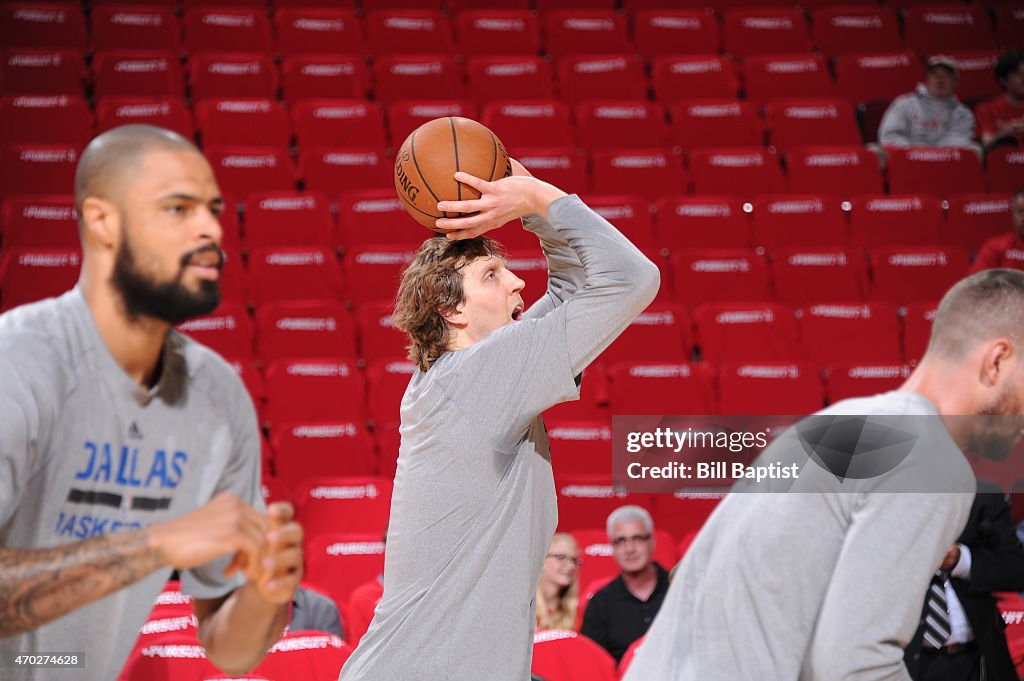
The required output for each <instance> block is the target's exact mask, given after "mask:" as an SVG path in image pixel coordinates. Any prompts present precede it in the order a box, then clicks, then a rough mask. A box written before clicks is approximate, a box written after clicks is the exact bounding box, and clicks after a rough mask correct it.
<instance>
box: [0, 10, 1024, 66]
mask: <svg viewBox="0 0 1024 681" xmlns="http://www.w3.org/2000/svg"><path fill="white" fill-rule="evenodd" d="M214 4H216V3H214ZM364 24H365V25H364ZM1003 24H1006V26H1004V25H1003ZM0 25H2V26H3V30H2V32H0V41H2V44H4V45H6V46H11V47H43V48H70V49H79V50H84V49H86V48H87V47H91V48H94V49H110V48H115V49H171V50H177V49H179V48H180V49H183V50H184V51H185V52H189V53H191V52H197V51H203V50H216V51H231V50H236V51H246V52H251V51H261V50H266V51H269V50H275V51H278V52H280V53H283V54H295V53H300V52H337V51H339V50H343V51H346V52H365V53H368V54H373V55H377V54H383V53H404V54H418V53H424V52H445V53H451V54H460V55H463V56H475V55H481V54H537V53H538V52H540V51H541V50H543V51H544V52H546V53H547V54H548V55H550V56H551V57H554V58H560V57H563V56H566V55H569V54H607V53H617V52H621V53H626V52H635V51H640V52H642V54H643V55H644V56H645V57H646V58H652V57H654V56H657V55H660V54H668V53H674V52H679V51H682V52H694V51H697V52H717V51H719V50H720V49H724V51H725V52H726V53H728V54H731V55H733V56H735V57H747V56H751V55H755V54H775V53H779V52H796V51H807V52H809V51H810V50H811V49H812V47H817V48H818V49H820V50H821V51H822V52H824V53H826V54H828V55H834V54H838V53H844V52H850V51H856V52H865V51H884V50H898V49H902V48H903V46H904V43H903V39H902V37H901V35H900V31H899V22H898V20H897V18H896V15H895V13H894V12H893V11H892V10H891V9H889V8H886V7H869V6H855V7H842V8H827V9H822V10H818V11H817V12H815V14H814V17H813V31H812V30H811V26H810V25H809V24H808V22H807V19H806V18H805V14H804V11H803V10H802V9H801V8H799V7H761V8H749V7H746V8H742V9H739V8H734V9H728V10H727V11H726V12H725V15H724V18H723V21H722V26H721V29H720V28H719V25H718V22H717V20H716V19H715V17H714V15H713V14H710V13H708V12H705V11H703V10H698V9H676V10H669V9H660V10H652V11H640V12H637V13H636V14H635V15H634V16H633V21H632V27H631V22H630V21H629V20H628V19H627V17H626V16H625V15H623V14H619V13H617V12H615V11H611V10H601V9H572V10H568V9H567V10H555V11H550V12H545V13H543V14H542V15H540V17H537V16H536V15H533V14H531V13H529V12H527V11H523V10H500V9H498V10H470V11H464V12H459V13H457V14H456V15H455V17H454V20H449V19H448V18H447V17H446V16H444V15H443V14H442V13H441V12H440V11H437V10H423V9H405V10H398V9H396V10H389V11H372V12H369V13H368V14H367V15H366V17H365V19H359V18H357V17H356V15H355V13H354V12H353V11H352V10H351V9H344V8H327V7H316V8H312V7H306V8H294V7H285V8H280V9H278V10H277V11H276V12H275V14H274V18H273V21H271V20H270V19H268V18H267V16H266V12H265V11H264V9H263V8H261V7H237V6H224V7H203V6H199V7H187V8H186V9H185V12H184V16H183V18H182V20H181V23H180V26H179V22H178V20H177V18H176V17H175V15H174V14H173V12H172V11H171V8H169V7H159V6H156V7H153V6H149V7H147V6H142V7H138V8H132V7H124V6H117V5H113V6H110V5H108V6H104V5H100V6H98V7H97V8H96V9H95V11H94V12H93V13H92V31H91V40H87V38H86V30H85V22H84V19H83V17H82V15H81V14H80V13H79V12H77V11H75V9H74V8H70V7H67V6H62V5H53V4H34V3H33V4H29V3H10V4H7V5H5V6H4V9H3V11H2V12H0ZM999 27H1000V32H999V33H996V31H995V30H994V27H993V24H992V20H991V17H990V15H989V14H988V12H987V10H985V9H984V8H981V7H974V6H965V5H953V4H935V5H925V6H920V7H911V8H909V9H908V10H907V12H906V17H905V33H906V43H905V44H906V47H908V48H909V49H911V50H914V51H917V52H924V53H934V52H937V51H948V50H950V49H959V50H974V49H994V48H995V47H996V46H997V43H1001V44H1003V45H1005V46H1007V47H1009V46H1012V45H1015V44H1018V43H1015V42H1013V40H1014V38H1015V37H1017V36H1016V35H1015V34H1016V33H1017V32H1019V31H1020V26H1018V25H1015V22H1014V16H1013V15H1012V14H1010V15H1006V16H1000V21H999ZM179 33H180V36H181V40H180V43H179Z"/></svg>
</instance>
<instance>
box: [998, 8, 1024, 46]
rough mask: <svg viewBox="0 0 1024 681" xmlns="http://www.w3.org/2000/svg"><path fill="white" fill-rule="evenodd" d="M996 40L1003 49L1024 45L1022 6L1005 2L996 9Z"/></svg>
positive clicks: (1023, 11)
mask: <svg viewBox="0 0 1024 681" xmlns="http://www.w3.org/2000/svg"><path fill="white" fill-rule="evenodd" d="M996 42H997V43H998V44H999V47H1001V48H1003V49H1013V47H1014V46H1015V45H1024V7H1014V6H1013V5H1012V4H1007V5H1005V6H1004V7H1002V8H1000V9H998V10H997V15H996Z"/></svg>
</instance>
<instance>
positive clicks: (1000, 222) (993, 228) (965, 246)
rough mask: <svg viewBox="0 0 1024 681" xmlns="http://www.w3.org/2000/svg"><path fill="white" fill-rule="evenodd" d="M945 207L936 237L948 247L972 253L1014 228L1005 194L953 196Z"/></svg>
mask: <svg viewBox="0 0 1024 681" xmlns="http://www.w3.org/2000/svg"><path fill="white" fill-rule="evenodd" d="M947 203H948V208H947V210H946V220H945V221H944V222H943V223H942V224H941V225H940V232H941V233H940V236H939V241H940V242H941V243H942V244H945V245H947V246H953V247H954V248H959V249H962V250H965V251H967V252H969V253H973V252H975V251H977V250H978V249H979V248H980V247H981V245H982V244H983V243H984V242H985V241H987V240H988V239H990V238H992V237H994V236H997V235H999V234H1005V233H1006V232H1007V231H1008V229H1007V227H1008V226H1009V225H1012V224H1013V220H1012V218H1011V217H1010V197H1008V196H1006V195H1005V194H953V195H952V196H950V197H949V201H948V202H947Z"/></svg>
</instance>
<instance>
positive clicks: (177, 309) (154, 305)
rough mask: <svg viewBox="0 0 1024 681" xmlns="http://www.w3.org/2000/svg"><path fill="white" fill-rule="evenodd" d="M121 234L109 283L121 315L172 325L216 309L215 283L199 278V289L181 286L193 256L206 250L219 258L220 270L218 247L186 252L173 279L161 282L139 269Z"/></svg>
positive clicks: (221, 265) (218, 297) (216, 281)
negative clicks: (118, 297)
mask: <svg viewBox="0 0 1024 681" xmlns="http://www.w3.org/2000/svg"><path fill="white" fill-rule="evenodd" d="M125 232H126V234H125V238H124V239H123V240H122V242H121V246H120V247H119V248H118V250H117V256H116V258H115V261H114V272H113V274H111V276H110V283H111V285H112V286H113V287H114V290H116V291H117V292H118V293H120V294H121V299H122V301H123V302H124V309H125V314H126V315H127V317H128V318H129V319H132V320H136V319H139V318H140V317H150V318H153V319H159V320H162V321H165V322H167V323H168V324H171V325H173V326H176V325H178V324H181V323H182V322H185V321H188V320H189V319H192V318H193V317H198V316H200V315H204V314H209V313H211V312H213V311H214V310H215V309H217V305H218V304H219V303H220V282H219V280H213V279H202V280H200V282H199V290H198V291H190V290H189V289H188V288H187V287H186V286H185V285H184V283H182V278H183V277H184V275H185V268H186V267H187V266H188V265H189V262H190V261H191V259H192V258H193V257H195V256H197V255H200V254H203V253H207V252H210V251H213V252H216V253H217V254H218V255H219V256H220V264H219V266H218V269H220V268H222V267H223V265H224V254H223V252H222V251H221V250H220V248H219V247H218V246H216V245H215V244H209V245H206V246H202V247H200V248H197V249H195V250H192V251H189V252H188V253H186V254H185V255H183V256H182V257H181V263H180V267H179V269H178V274H177V276H176V277H175V278H174V279H173V280H172V281H168V282H163V283H161V282H158V281H156V280H155V279H154V278H153V277H151V276H150V275H149V274H147V273H146V272H143V271H142V270H141V269H139V267H138V260H137V258H136V257H135V251H134V250H133V249H132V246H131V243H130V242H129V240H128V238H127V230H125Z"/></svg>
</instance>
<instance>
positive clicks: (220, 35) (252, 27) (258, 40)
mask: <svg viewBox="0 0 1024 681" xmlns="http://www.w3.org/2000/svg"><path fill="white" fill-rule="evenodd" d="M182 29H183V30H182V33H183V36H184V37H183V40H182V43H183V47H184V48H185V51H186V52H188V53H189V54H192V53H193V52H204V51H205V52H270V50H271V48H272V47H273V45H272V42H271V27H270V21H269V20H268V19H267V14H266V12H265V11H264V10H263V9H262V8H256V7H251V8H250V7H193V8H190V9H186V10H185V15H184V18H183V19H182Z"/></svg>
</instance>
